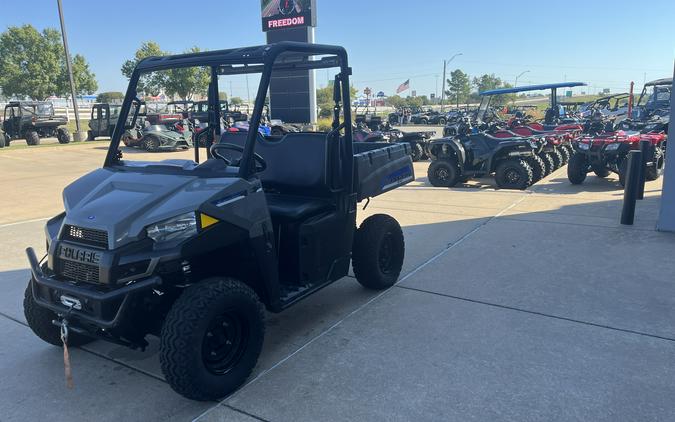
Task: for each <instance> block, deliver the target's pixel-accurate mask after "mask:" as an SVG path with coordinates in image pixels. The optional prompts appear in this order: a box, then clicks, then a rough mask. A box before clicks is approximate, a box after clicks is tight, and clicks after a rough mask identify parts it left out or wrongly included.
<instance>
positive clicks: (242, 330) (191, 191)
mask: <svg viewBox="0 0 675 422" xmlns="http://www.w3.org/2000/svg"><path fill="white" fill-rule="evenodd" d="M288 53H292V54H293V60H292V61H286V60H283V59H280V60H278V58H279V57H280V55H282V54H284V55H286V54H288ZM316 57H321V58H320V59H315V58H316ZM203 66H206V67H209V70H210V72H209V74H210V75H213V76H214V77H213V78H212V79H211V81H210V84H209V89H208V101H209V109H210V110H214V111H215V112H210V113H209V121H208V128H207V129H206V130H204V131H202V132H200V135H201V134H202V133H213V134H215V135H216V136H214V138H215V139H218V140H219V142H218V143H216V144H212V145H211V146H210V147H209V148H207V149H206V151H204V149H203V148H199V144H200V142H199V140H198V139H197V138H198V137H199V136H200V135H197V136H195V139H194V142H193V145H195V147H194V158H195V159H194V160H187V159H169V160H162V161H159V162H151V161H135V160H132V159H126V158H125V157H123V156H122V154H121V152H120V151H119V149H118V148H119V144H120V138H121V135H122V132H123V126H127V125H126V124H125V125H122V124H118V125H117V126H116V127H115V132H114V133H113V138H112V141H111V143H110V147H109V149H108V154H107V156H106V159H105V162H104V164H103V168H101V169H98V170H95V171H93V172H91V173H89V174H87V175H85V176H83V177H82V178H80V179H78V180H76V181H75V182H73V183H72V184H71V185H69V186H68V187H66V189H65V191H64V192H63V197H64V203H65V207H66V209H65V211H64V212H62V213H60V214H59V215H57V216H55V217H54V218H52V219H51V220H49V221H48V222H47V227H46V233H47V251H46V258H45V259H43V261H39V260H38V258H37V255H36V253H35V251H34V250H33V249H32V248H28V249H27V251H26V252H27V255H28V260H29V263H30V268H31V273H32V277H31V280H30V282H29V284H28V286H27V289H26V292H25V298H24V314H25V316H26V321H27V322H28V325H29V327H30V328H31V329H32V330H33V332H34V333H35V334H36V335H37V336H38V337H40V338H41V339H43V340H44V341H46V342H47V343H51V344H53V345H56V346H61V345H63V344H65V345H70V346H78V345H83V344H86V343H88V342H91V341H93V340H94V339H101V340H104V341H108V342H112V343H116V344H120V345H123V346H126V347H130V348H137V349H144V348H145V347H146V346H147V345H148V342H147V340H146V337H147V336H158V337H159V362H160V365H161V368H162V372H163V374H164V376H165V378H166V381H167V382H168V384H169V385H170V386H171V387H172V388H173V389H174V390H175V391H177V392H178V393H179V394H182V395H183V396H185V397H188V398H191V399H195V400H217V399H220V398H222V397H224V396H226V395H228V394H230V393H231V392H233V391H234V390H236V389H237V388H238V387H239V386H240V385H242V383H244V382H245V381H246V379H247V378H248V377H249V375H250V374H251V372H252V371H253V368H254V367H255V365H256V362H257V361H258V357H259V355H260V353H261V351H262V345H263V341H264V337H265V310H268V311H270V312H281V311H283V310H285V309H287V308H289V307H290V306H292V305H294V304H296V303H298V302H300V301H301V300H302V299H304V298H307V297H309V296H310V295H312V294H313V293H316V292H317V291H319V290H320V289H322V288H324V287H326V286H328V285H330V284H331V283H333V282H334V281H337V280H340V279H342V278H343V277H345V276H346V275H347V274H348V273H349V268H350V265H351V267H352V268H353V271H354V275H355V276H356V280H357V281H358V282H359V283H361V284H362V285H363V286H364V287H366V288H369V289H375V290H382V289H387V288H389V287H391V286H392V285H394V283H396V280H397V279H398V276H399V274H400V272H401V268H402V265H403V258H404V254H405V245H404V239H403V232H402V230H401V227H400V225H399V224H398V222H397V221H396V220H395V219H394V218H392V217H390V216H388V215H385V214H376V215H373V216H371V217H368V218H367V219H365V220H364V221H363V222H362V223H361V225H360V226H358V228H357V219H356V214H357V209H358V206H357V204H358V203H359V202H361V201H363V200H367V199H368V198H370V197H374V196H377V195H380V194H382V193H384V192H387V191H390V190H392V189H395V188H397V187H399V186H402V185H405V184H406V183H409V182H411V181H412V180H414V172H413V165H412V161H411V160H410V156H409V152H408V151H407V146H406V145H400V144H399V145H391V144H382V143H354V142H352V133H351V130H350V129H351V126H352V119H351V110H350V106H349V105H350V88H349V87H350V84H349V75H350V74H351V67H350V66H349V64H348V62H347V53H346V51H345V50H344V49H343V48H342V47H336V46H328V45H320V44H307V43H295V42H282V43H276V44H267V45H263V46H258V47H249V48H237V49H231V50H220V51H209V52H204V53H193V54H182V55H179V56H165V57H161V58H155V59H153V60H142V61H140V62H139V64H138V65H137V66H136V68H135V70H134V72H133V74H132V75H131V77H130V79H129V87H128V89H127V94H126V97H125V99H124V103H123V104H122V110H121V113H120V119H119V122H126V121H127V116H129V112H130V109H131V107H132V103H137V102H138V101H139V100H138V96H137V94H138V91H139V90H138V82H139V79H140V78H141V77H142V76H144V75H147V74H148V73H151V72H164V71H168V70H171V69H175V68H177V67H179V68H185V67H203ZM335 67H338V68H339V70H338V74H337V75H336V76H335V83H334V85H333V86H334V88H333V102H334V107H333V109H334V114H333V122H332V127H331V130H330V131H328V132H304V133H289V134H287V135H286V136H283V137H274V136H265V135H262V134H260V133H259V131H258V130H257V128H258V127H259V125H260V123H261V119H262V109H263V105H264V102H265V97H266V96H267V92H268V89H269V85H270V80H271V77H272V74H275V75H276V72H279V73H280V74H287V73H288V72H289V71H291V70H293V71H297V70H298V69H304V70H312V69H329V68H335ZM253 71H260V72H262V74H261V77H260V84H259V87H258V94H257V96H256V100H255V106H254V109H253V113H252V115H251V123H250V125H251V128H252V130H249V131H247V132H243V131H238V132H231V131H225V132H224V133H222V134H221V133H220V132H221V125H220V113H219V107H218V103H217V101H218V100H217V98H218V82H219V78H218V76H224V77H227V76H230V75H240V74H241V73H247V72H253ZM136 110H137V108H136ZM135 114H136V112H134V115H132V116H130V117H131V119H130V120H131V123H130V125H133V124H135V119H136V115H135ZM130 125H129V126H130ZM253 128H255V129H253ZM345 128H346V129H347V130H345ZM200 151H201V153H204V152H206V160H203V162H201V163H200V160H199V158H200ZM130 155H131V156H132V157H133V154H130ZM308 318H309V319H320V318H321V315H308Z"/></svg>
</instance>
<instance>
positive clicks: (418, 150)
mask: <svg viewBox="0 0 675 422" xmlns="http://www.w3.org/2000/svg"><path fill="white" fill-rule="evenodd" d="M410 149H411V153H410V155H411V156H412V160H413V161H420V160H422V158H423V157H424V148H422V145H420V144H419V143H417V142H412V143H410Z"/></svg>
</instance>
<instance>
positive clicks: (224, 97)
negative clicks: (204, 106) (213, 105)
mask: <svg viewBox="0 0 675 422" xmlns="http://www.w3.org/2000/svg"><path fill="white" fill-rule="evenodd" d="M207 88H208V87H207ZM218 99H219V100H227V92H225V91H218Z"/></svg>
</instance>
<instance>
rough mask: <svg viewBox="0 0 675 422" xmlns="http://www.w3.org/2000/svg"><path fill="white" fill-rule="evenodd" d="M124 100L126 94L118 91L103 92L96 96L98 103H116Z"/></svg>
mask: <svg viewBox="0 0 675 422" xmlns="http://www.w3.org/2000/svg"><path fill="white" fill-rule="evenodd" d="M122 100H124V94H123V93H121V92H117V91H111V92H101V93H100V94H98V95H97V96H96V102H97V103H116V102H122Z"/></svg>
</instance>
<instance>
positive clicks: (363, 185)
mask: <svg viewBox="0 0 675 422" xmlns="http://www.w3.org/2000/svg"><path fill="white" fill-rule="evenodd" d="M413 180H415V170H414V169H413V164H412V158H411V156H410V145H408V144H404V143H400V144H389V143H386V142H355V143H354V183H355V184H356V199H357V200H358V201H362V200H364V199H366V198H372V197H375V196H377V195H381V194H383V193H385V192H388V191H390V190H392V189H395V188H397V187H399V186H403V185H406V184H408V183H410V182H412V181H413Z"/></svg>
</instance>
